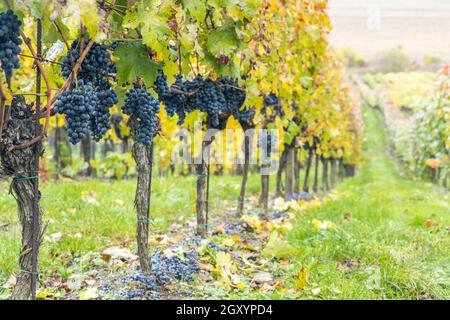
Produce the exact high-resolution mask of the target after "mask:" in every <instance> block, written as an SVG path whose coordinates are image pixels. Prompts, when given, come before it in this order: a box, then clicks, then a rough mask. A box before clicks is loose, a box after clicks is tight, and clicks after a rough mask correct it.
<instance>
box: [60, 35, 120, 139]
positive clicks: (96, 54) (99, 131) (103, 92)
mask: <svg viewBox="0 0 450 320" xmlns="http://www.w3.org/2000/svg"><path fill="white" fill-rule="evenodd" d="M88 43H89V39H85V40H84V47H86V46H87V45H88ZM80 49H81V47H80V40H78V39H77V40H74V41H73V42H72V45H71V51H72V52H71V54H70V53H68V54H67V55H66V56H65V57H64V58H63V60H62V66H61V73H62V75H63V76H64V77H66V78H67V77H69V75H70V73H71V72H72V67H73V66H72V62H75V61H77V60H78V58H79V56H80V53H81V50H80ZM71 59H73V61H72V60H71ZM115 72H116V69H115V65H114V63H113V62H112V60H111V56H110V53H109V52H108V47H107V46H105V45H100V44H98V43H94V44H93V46H92V48H91V49H90V50H89V52H88V54H87V55H86V58H85V59H84V60H83V63H82V64H81V68H80V71H79V72H78V74H77V79H78V82H77V85H76V86H75V88H74V87H72V88H71V89H69V90H68V91H67V92H69V93H68V94H66V95H63V94H61V95H60V96H58V101H57V103H58V105H59V107H58V108H57V109H56V110H55V111H56V112H57V113H61V114H65V115H66V119H67V122H68V123H69V128H70V127H71V125H70V123H77V122H78V120H79V118H81V117H83V118H84V119H85V120H86V123H84V124H83V131H81V128H77V130H76V131H75V130H73V132H74V137H73V139H71V142H72V143H73V144H76V143H77V142H79V141H80V140H81V139H82V138H83V137H84V136H86V135H87V134H88V133H91V134H92V136H93V138H94V139H95V140H97V141H99V140H100V139H102V138H103V137H104V136H105V134H106V133H107V132H108V130H109V129H110V128H111V116H110V109H111V107H112V106H113V105H115V104H117V103H118V99H117V95H116V93H115V92H114V90H112V85H111V83H110V82H109V81H108V76H109V75H110V74H111V73H115ZM80 90H81V91H83V90H88V91H89V92H90V93H91V92H92V93H91V94H92V95H95V99H94V98H92V99H91V97H89V98H86V99H88V100H89V101H90V103H91V104H90V106H89V108H90V113H89V114H84V115H78V114H77V112H78V110H75V108H74V106H71V105H70V101H71V100H70V99H68V98H67V97H72V96H71V92H78V91H80ZM72 127H73V126H72ZM82 132H83V133H82ZM79 136H81V137H79Z"/></svg>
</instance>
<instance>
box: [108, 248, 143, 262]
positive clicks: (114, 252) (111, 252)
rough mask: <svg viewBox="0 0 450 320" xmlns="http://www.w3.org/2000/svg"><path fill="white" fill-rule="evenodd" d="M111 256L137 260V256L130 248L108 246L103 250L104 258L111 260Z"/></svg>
mask: <svg viewBox="0 0 450 320" xmlns="http://www.w3.org/2000/svg"><path fill="white" fill-rule="evenodd" d="M111 258H113V259H114V258H116V259H122V260H128V261H134V260H137V258H138V257H137V256H136V255H135V254H133V253H131V251H130V250H129V249H128V248H107V249H105V250H103V252H102V259H103V260H105V261H109V260H111Z"/></svg>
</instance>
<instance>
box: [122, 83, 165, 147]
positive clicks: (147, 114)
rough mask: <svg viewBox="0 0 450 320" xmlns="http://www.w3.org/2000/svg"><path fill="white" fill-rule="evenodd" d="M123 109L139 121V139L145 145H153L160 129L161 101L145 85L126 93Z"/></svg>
mask: <svg viewBox="0 0 450 320" xmlns="http://www.w3.org/2000/svg"><path fill="white" fill-rule="evenodd" d="M122 111H123V113H125V114H126V115H129V116H130V117H131V118H132V119H133V120H135V121H137V123H138V128H137V129H138V137H137V140H138V141H139V142H141V143H143V144H145V145H151V144H152V143H153V137H154V136H155V134H156V133H157V132H158V129H159V121H158V113H159V101H158V100H157V99H155V97H153V95H152V94H151V93H150V92H148V91H147V88H145V87H143V88H132V89H130V90H129V91H128V92H127V93H126V98H125V105H124V106H123V107H122Z"/></svg>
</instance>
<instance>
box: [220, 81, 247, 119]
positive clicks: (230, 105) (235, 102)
mask: <svg viewBox="0 0 450 320" xmlns="http://www.w3.org/2000/svg"><path fill="white" fill-rule="evenodd" d="M217 82H218V83H219V85H220V87H221V89H222V92H223V94H224V96H225V99H226V101H227V111H228V112H229V113H231V114H232V115H233V117H234V118H235V119H236V120H238V121H239V123H241V124H243V125H246V126H248V125H251V124H252V122H253V118H254V116H255V110H254V108H249V107H246V108H242V106H243V105H244V103H245V99H246V97H247V95H246V92H245V91H244V90H242V89H240V87H239V83H238V79H236V78H230V77H222V78H219V79H218V80H217Z"/></svg>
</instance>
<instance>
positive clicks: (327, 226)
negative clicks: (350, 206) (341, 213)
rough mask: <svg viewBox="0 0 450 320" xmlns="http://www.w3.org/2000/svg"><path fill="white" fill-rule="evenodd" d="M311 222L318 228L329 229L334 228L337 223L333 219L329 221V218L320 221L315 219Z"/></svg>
mask: <svg viewBox="0 0 450 320" xmlns="http://www.w3.org/2000/svg"><path fill="white" fill-rule="evenodd" d="M311 224H312V225H313V227H314V228H315V229H316V230H327V229H332V228H334V227H335V226H336V224H335V223H334V222H332V221H329V220H323V221H320V220H318V219H313V220H312V221H311Z"/></svg>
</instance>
